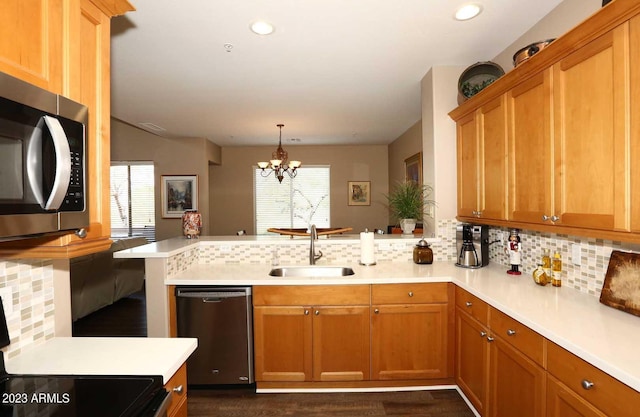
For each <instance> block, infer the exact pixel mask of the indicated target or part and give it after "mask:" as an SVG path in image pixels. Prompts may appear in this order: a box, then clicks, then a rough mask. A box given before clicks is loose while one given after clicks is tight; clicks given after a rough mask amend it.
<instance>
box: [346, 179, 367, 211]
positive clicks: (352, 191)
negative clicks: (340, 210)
mask: <svg viewBox="0 0 640 417" xmlns="http://www.w3.org/2000/svg"><path fill="white" fill-rule="evenodd" d="M347 204H348V205H350V206H370V205H371V181H349V191H348V203H347Z"/></svg>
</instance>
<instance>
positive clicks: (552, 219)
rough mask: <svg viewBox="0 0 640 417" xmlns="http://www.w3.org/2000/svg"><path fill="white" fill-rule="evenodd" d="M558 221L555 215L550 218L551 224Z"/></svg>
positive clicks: (558, 218)
mask: <svg viewBox="0 0 640 417" xmlns="http://www.w3.org/2000/svg"><path fill="white" fill-rule="evenodd" d="M558 220H560V217H558V216H556V215H555V214H554V215H553V216H551V221H552V222H557V221H558Z"/></svg>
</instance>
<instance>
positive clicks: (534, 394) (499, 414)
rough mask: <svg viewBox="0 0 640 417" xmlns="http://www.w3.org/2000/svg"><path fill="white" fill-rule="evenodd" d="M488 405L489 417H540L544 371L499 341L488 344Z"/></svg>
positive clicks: (542, 412) (544, 380)
mask: <svg viewBox="0 0 640 417" xmlns="http://www.w3.org/2000/svg"><path fill="white" fill-rule="evenodd" d="M489 349H490V359H489V368H490V370H489V381H490V382H489V396H490V399H489V406H488V407H487V408H488V413H489V414H488V415H489V416H491V417H513V416H518V417H544V413H545V405H544V401H545V387H546V378H545V372H544V369H542V368H541V367H539V366H538V365H536V364H535V363H534V362H533V361H531V359H529V358H527V357H526V356H524V355H523V354H522V353H520V352H519V351H517V350H516V349H514V348H512V347H511V346H509V345H508V344H507V343H506V342H503V341H502V340H501V339H500V338H499V337H496V338H495V340H494V341H493V342H492V343H491V346H490V347H489Z"/></svg>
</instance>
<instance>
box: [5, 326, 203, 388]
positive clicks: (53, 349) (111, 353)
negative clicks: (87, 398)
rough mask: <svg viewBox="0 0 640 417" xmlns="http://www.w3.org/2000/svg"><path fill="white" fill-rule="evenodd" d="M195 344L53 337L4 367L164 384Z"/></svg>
mask: <svg viewBox="0 0 640 417" xmlns="http://www.w3.org/2000/svg"><path fill="white" fill-rule="evenodd" d="M197 345H198V341H197V339H194V338H146V337H54V338H52V339H49V340H47V341H45V342H44V343H40V344H37V345H33V346H29V347H28V348H26V349H25V350H24V351H23V352H21V353H20V354H19V355H17V356H15V357H13V358H8V359H5V366H6V369H7V372H8V373H10V374H39V375H136V376H137V375H144V376H155V375H161V376H162V381H163V384H166V383H167V382H168V381H169V379H170V378H171V377H172V376H173V374H175V372H176V371H177V370H178V369H179V368H180V366H182V364H183V363H184V362H185V361H186V360H187V358H188V357H189V355H191V353H193V351H194V350H195V349H196V347H197Z"/></svg>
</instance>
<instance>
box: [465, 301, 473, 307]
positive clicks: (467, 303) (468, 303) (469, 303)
mask: <svg viewBox="0 0 640 417" xmlns="http://www.w3.org/2000/svg"><path fill="white" fill-rule="evenodd" d="M464 305H466V306H467V307H471V306H472V305H473V303H472V302H471V301H467V302H466V303H464Z"/></svg>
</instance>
